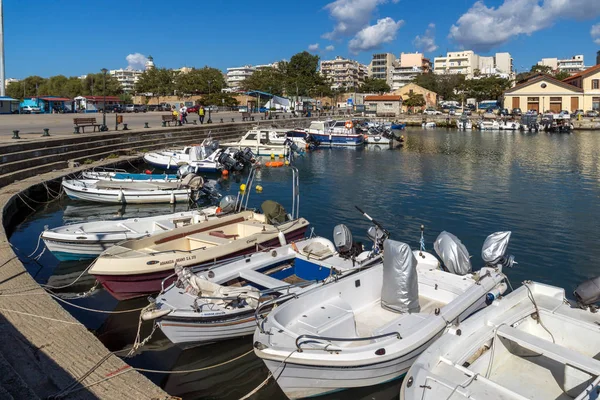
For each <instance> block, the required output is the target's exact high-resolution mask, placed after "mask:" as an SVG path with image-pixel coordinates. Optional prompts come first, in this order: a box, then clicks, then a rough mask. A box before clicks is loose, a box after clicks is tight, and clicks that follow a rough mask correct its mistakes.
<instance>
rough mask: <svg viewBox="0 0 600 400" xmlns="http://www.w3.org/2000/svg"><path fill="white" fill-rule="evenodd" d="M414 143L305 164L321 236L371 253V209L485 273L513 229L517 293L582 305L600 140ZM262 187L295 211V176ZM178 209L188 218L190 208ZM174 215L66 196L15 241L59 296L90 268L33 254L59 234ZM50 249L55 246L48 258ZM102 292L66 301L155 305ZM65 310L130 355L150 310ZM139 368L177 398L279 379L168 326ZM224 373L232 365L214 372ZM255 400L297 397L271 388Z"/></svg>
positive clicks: (438, 134) (387, 388) (326, 155)
mask: <svg viewBox="0 0 600 400" xmlns="http://www.w3.org/2000/svg"><path fill="white" fill-rule="evenodd" d="M404 135H405V137H406V142H405V145H404V147H403V148H399V149H394V150H390V149H387V148H384V147H379V146H368V147H366V148H361V149H325V148H323V149H319V150H317V151H314V152H311V153H308V154H305V155H304V156H301V157H299V158H298V159H297V160H296V166H297V167H298V170H299V173H300V215H301V216H303V217H305V218H306V219H308V220H309V221H310V222H311V226H312V227H313V228H314V232H315V234H318V235H321V236H325V237H328V238H331V233H332V230H333V227H334V226H335V225H337V224H342V223H343V224H346V225H347V226H348V227H349V228H350V230H351V231H352V233H353V235H354V238H355V240H358V241H362V242H363V243H364V244H365V245H367V244H368V243H367V241H366V230H367V229H368V227H369V222H368V221H367V220H366V219H365V218H364V217H363V216H362V215H361V214H360V213H359V212H358V211H357V210H356V209H355V206H358V207H360V208H362V209H363V210H364V211H366V212H367V213H368V214H370V215H371V216H372V217H373V218H375V219H376V220H377V221H379V222H380V223H381V224H382V225H384V226H385V227H386V228H387V229H388V230H389V231H390V232H391V237H392V239H395V240H399V241H403V242H406V243H408V244H410V245H411V246H412V247H414V248H417V247H418V245H419V238H420V226H421V225H423V226H424V227H425V231H424V234H425V244H426V248H427V250H429V251H432V252H433V250H432V243H433V241H434V240H435V238H436V237H437V235H438V234H439V233H440V232H441V231H443V230H445V231H448V232H451V233H453V234H455V235H456V236H458V237H459V238H460V239H461V240H462V242H463V243H464V244H465V246H466V247H467V249H468V250H469V252H470V253H471V255H472V264H473V266H474V268H475V269H477V268H478V267H480V266H481V265H482V261H481V246H482V244H483V241H484V239H485V237H486V236H487V235H489V234H490V233H492V232H496V231H503V230H510V231H512V237H511V241H510V246H509V253H510V254H513V255H514V256H515V258H516V260H517V261H518V263H519V264H518V265H517V266H516V267H515V268H513V269H511V270H508V271H505V272H506V273H507V275H508V277H509V278H510V280H511V282H512V285H513V286H515V287H516V286H520V285H521V282H522V281H523V280H526V279H529V280H534V281H539V282H543V283H548V284H552V285H557V286H561V287H564V288H565V289H566V291H567V294H568V296H569V297H572V295H571V293H572V291H573V290H574V289H575V287H576V286H577V285H578V284H579V283H581V282H582V281H584V280H586V279H588V278H591V277H592V276H595V275H598V273H599V272H600V268H599V267H598V265H597V264H596V263H597V260H598V259H600V246H598V245H597V240H598V238H600V224H598V222H597V220H596V218H598V215H600V136H598V134H597V133H594V132H586V131H580V132H576V133H573V134H567V135H558V134H554V135H553V134H545V133H537V134H536V133H520V132H514V133H513V132H478V131H473V132H457V131H455V130H446V129H438V130H420V129H409V130H407V131H406V132H404ZM215 178H216V177H215ZM244 182H245V177H236V176H230V177H229V178H228V179H219V183H218V185H217V188H218V189H219V190H220V191H221V193H222V194H228V193H230V194H237V191H238V189H239V186H240V183H244ZM255 183H256V184H259V185H261V186H263V188H264V189H263V191H262V193H255V192H254V190H253V191H252V194H251V196H250V201H249V206H251V207H256V208H259V207H260V204H261V203H262V202H263V201H264V200H267V199H272V200H275V201H278V202H280V203H281V204H283V205H284V206H285V207H286V209H287V210H288V211H289V210H290V209H291V205H292V188H291V171H290V169H289V168H286V167H283V168H263V169H261V170H260V171H259V172H258V173H257V176H256V182H255ZM33 205H34V204H33V203H32V206H33ZM176 209H177V210H185V209H186V205H177V206H176ZM171 211H172V208H171V206H169V205H164V206H157V205H152V206H142V205H134V206H127V207H119V206H115V205H97V204H91V203H82V202H75V201H71V200H68V199H66V198H62V199H61V200H59V201H55V202H52V203H49V204H46V205H43V206H42V207H40V208H38V210H37V212H36V213H34V214H32V215H31V216H29V217H28V219H27V220H26V221H25V222H23V223H22V224H21V225H20V226H18V227H17V228H16V229H15V231H14V233H13V235H12V237H11V242H12V244H13V245H14V246H15V247H17V248H18V249H19V255H20V257H21V260H22V261H23V263H24V264H25V265H26V267H27V269H28V271H29V272H30V273H31V274H32V276H34V277H35V279H36V280H37V281H38V282H40V283H48V284H49V285H52V286H55V287H59V286H63V285H67V284H68V283H69V282H72V281H73V280H75V278H77V277H78V276H79V275H80V274H81V272H82V271H83V270H85V268H86V267H87V266H88V265H89V261H86V262H62V263H59V262H58V261H57V260H56V259H55V258H54V257H53V256H52V254H50V253H49V252H47V251H46V252H44V254H42V256H41V257H39V260H37V261H35V260H33V259H32V258H33V256H32V257H31V258H27V257H26V256H27V255H29V254H30V253H33V252H34V250H35V249H36V246H37V245H38V237H39V235H40V233H41V232H42V230H43V229H44V227H45V226H48V227H56V226H60V225H64V224H65V223H68V222H75V221H79V220H82V219H88V220H94V219H107V218H119V217H134V216H146V215H153V214H157V213H161V214H162V213H169V212H171ZM42 248H43V243H41V244H40V247H39V248H38V250H37V252H36V254H39V253H40V251H41V250H42ZM93 284H94V278H93V277H91V276H85V275H84V276H83V277H82V278H81V279H80V280H79V281H78V282H77V284H75V285H72V286H69V287H67V288H65V289H62V290H57V292H60V293H61V294H62V295H63V296H67V297H71V300H69V301H70V302H73V303H74V304H77V305H79V306H82V307H89V308H94V309H102V310H111V311H125V310H129V309H136V308H141V307H144V306H145V305H147V304H148V300H147V299H145V298H141V299H134V300H129V301H125V302H117V301H116V300H114V299H113V298H112V297H111V296H110V295H109V294H108V293H107V292H105V291H103V290H101V289H98V290H96V291H94V292H93V293H92V294H91V295H83V296H81V294H82V293H85V292H87V291H88V290H89V289H90V288H91V287H92V286H93ZM65 308H66V309H67V310H68V311H69V312H71V313H72V314H73V315H74V316H75V317H76V318H77V319H79V320H80V321H81V322H82V323H84V324H85V325H86V326H87V327H88V328H89V329H90V330H91V331H93V332H94V333H95V334H96V335H97V336H98V338H99V339H100V340H101V341H102V342H103V343H104V344H105V345H106V346H107V347H108V348H109V349H110V350H111V351H114V352H116V353H117V354H118V355H120V356H125V355H126V354H127V353H128V349H129V348H130V347H131V345H132V343H133V342H134V339H135V336H136V332H137V328H138V320H139V313H138V312H131V313H117V314H109V315H106V314H100V313H92V312H89V311H86V310H82V309H77V308H73V307H71V306H69V305H65ZM151 328H152V326H151V324H150V323H147V324H144V325H143V326H142V331H141V336H142V338H143V337H146V336H147V335H148V334H149V333H150V330H151ZM246 353H248V354H246ZM236 358H237V359H236ZM233 359H235V360H234V361H232V362H227V361H230V360H233ZM126 361H127V362H128V363H129V364H131V365H132V366H134V367H138V368H145V369H152V370H159V371H162V370H169V371H178V373H176V374H163V373H154V372H146V373H145V374H146V375H147V376H148V377H149V378H150V379H151V380H153V381H154V382H156V383H157V384H159V385H160V386H161V387H163V388H164V389H165V390H166V391H167V392H168V393H169V394H171V395H173V396H180V397H182V398H184V399H238V398H240V397H242V396H244V395H245V394H246V393H248V392H250V391H251V390H253V389H254V388H255V387H257V386H258V385H259V384H260V383H261V382H262V381H263V380H264V379H265V378H266V377H267V373H268V371H267V369H266V367H265V366H264V365H263V363H262V361H261V360H260V359H258V358H256V357H255V356H254V354H253V352H252V338H251V337H247V338H241V339H236V340H231V341H226V342H220V343H215V344H210V345H205V346H198V347H193V348H187V349H182V348H179V347H176V346H174V345H172V344H171V343H170V342H169V341H168V339H166V338H165V337H164V336H163V335H162V334H161V332H160V331H156V332H155V333H154V335H153V337H152V339H151V340H150V341H149V343H148V344H146V345H145V346H144V347H143V348H141V349H139V350H138V351H137V353H136V354H135V355H133V357H131V358H128V359H127V360H126ZM222 363H223V364H222ZM217 364H222V365H220V366H218V367H215V368H206V367H211V366H214V365H217ZM203 368H206V369H204V370H202V369H203ZM191 370H193V371H191ZM399 387H400V381H393V382H389V383H387V384H383V385H379V386H375V387H365V388H360V389H355V390H352V391H344V392H338V393H334V394H331V395H328V396H326V397H324V398H327V399H397V398H398V392H399ZM253 398H257V399H263V398H264V399H282V398H285V396H284V395H283V394H282V392H281V391H280V390H279V388H278V387H277V384H276V383H275V382H274V381H273V380H272V379H271V380H270V381H269V383H268V384H267V385H266V386H264V387H263V388H262V389H261V390H260V391H258V393H257V394H256V395H255V396H254V397H253Z"/></svg>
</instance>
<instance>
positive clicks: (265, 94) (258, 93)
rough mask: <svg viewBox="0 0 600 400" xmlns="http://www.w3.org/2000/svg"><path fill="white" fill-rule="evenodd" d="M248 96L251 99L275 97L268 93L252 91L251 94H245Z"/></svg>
mask: <svg viewBox="0 0 600 400" xmlns="http://www.w3.org/2000/svg"><path fill="white" fill-rule="evenodd" d="M244 94H245V95H247V96H250V97H259V96H260V97H273V95H272V94H271V93H267V92H261V91H260V90H251V91H249V92H246V93H244Z"/></svg>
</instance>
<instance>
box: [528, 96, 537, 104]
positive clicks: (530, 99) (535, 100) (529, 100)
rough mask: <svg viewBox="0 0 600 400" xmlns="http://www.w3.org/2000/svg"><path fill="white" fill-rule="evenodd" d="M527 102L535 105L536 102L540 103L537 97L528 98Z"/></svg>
mask: <svg viewBox="0 0 600 400" xmlns="http://www.w3.org/2000/svg"><path fill="white" fill-rule="evenodd" d="M527 101H528V102H532V103H535V102H538V101H540V98H539V97H528V98H527Z"/></svg>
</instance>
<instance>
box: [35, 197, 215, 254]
mask: <svg viewBox="0 0 600 400" xmlns="http://www.w3.org/2000/svg"><path fill="white" fill-rule="evenodd" d="M216 213H217V208H216V207H206V208H203V209H200V210H192V211H185V212H178V213H174V214H168V215H155V216H151V217H145V218H128V219H119V220H104V221H94V222H83V223H77V224H71V225H64V226H59V227H57V228H52V229H46V230H44V231H43V232H42V236H41V238H42V240H43V241H44V243H45V244H46V247H47V248H48V250H50V251H51V252H52V254H54V256H55V257H56V258H57V259H59V260H60V261H67V260H83V259H90V258H96V257H98V255H100V253H102V252H103V251H104V250H106V249H108V248H109V247H111V246H113V245H114V244H116V243H119V242H122V241H124V240H130V239H137V238H140V237H143V236H152V235H155V234H157V233H163V232H167V231H170V230H172V229H175V228H177V227H179V226H187V225H194V224H200V223H203V222H206V221H208V220H209V219H210V218H213V217H215V216H216Z"/></svg>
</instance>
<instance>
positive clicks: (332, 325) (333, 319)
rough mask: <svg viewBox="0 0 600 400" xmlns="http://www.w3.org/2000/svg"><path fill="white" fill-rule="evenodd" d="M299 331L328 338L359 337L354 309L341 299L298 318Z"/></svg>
mask: <svg viewBox="0 0 600 400" xmlns="http://www.w3.org/2000/svg"><path fill="white" fill-rule="evenodd" d="M298 327H299V331H302V332H303V333H307V334H312V335H320V336H328V337H340V338H348V337H357V336H358V334H357V332H356V324H355V321H354V312H353V311H352V307H351V306H350V304H348V303H347V302H346V301H344V300H342V299H341V298H339V297H338V298H335V299H333V300H331V301H330V302H328V303H322V304H321V305H320V306H318V307H313V308H311V309H310V310H307V311H305V313H304V314H303V315H302V316H301V317H300V318H298Z"/></svg>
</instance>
